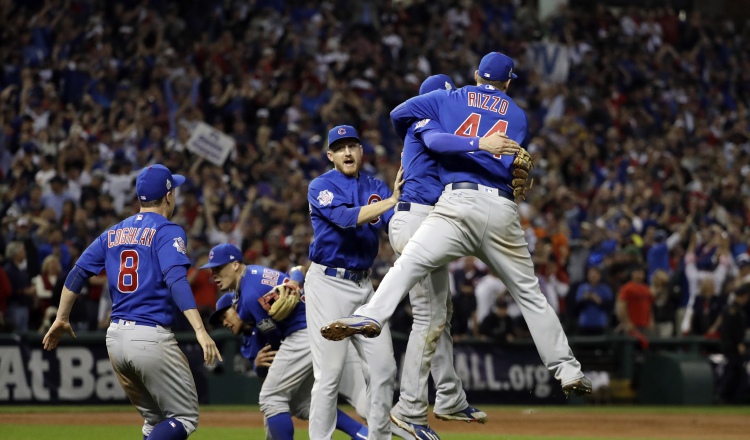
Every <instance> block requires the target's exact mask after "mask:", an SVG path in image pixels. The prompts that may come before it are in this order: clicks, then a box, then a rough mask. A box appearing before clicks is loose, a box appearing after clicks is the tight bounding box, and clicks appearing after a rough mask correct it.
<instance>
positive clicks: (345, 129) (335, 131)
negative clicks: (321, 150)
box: [328, 125, 359, 148]
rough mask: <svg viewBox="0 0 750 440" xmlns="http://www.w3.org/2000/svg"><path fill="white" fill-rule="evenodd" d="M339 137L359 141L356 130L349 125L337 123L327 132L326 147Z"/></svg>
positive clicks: (339, 138)
mask: <svg viewBox="0 0 750 440" xmlns="http://www.w3.org/2000/svg"><path fill="white" fill-rule="evenodd" d="M341 139H355V140H356V141H357V142H358V143H359V136H357V130H355V129H354V127H352V126H351V125H337V126H335V127H333V128H332V129H331V130H330V131H329V132H328V148H331V145H332V144H334V143H335V142H336V141H340V140H341Z"/></svg>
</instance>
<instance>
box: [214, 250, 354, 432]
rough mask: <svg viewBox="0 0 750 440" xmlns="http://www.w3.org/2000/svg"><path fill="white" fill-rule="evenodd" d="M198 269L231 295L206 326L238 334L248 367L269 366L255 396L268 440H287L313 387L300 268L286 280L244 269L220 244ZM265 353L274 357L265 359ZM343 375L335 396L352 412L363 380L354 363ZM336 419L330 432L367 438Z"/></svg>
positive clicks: (305, 412) (236, 254)
mask: <svg viewBox="0 0 750 440" xmlns="http://www.w3.org/2000/svg"><path fill="white" fill-rule="evenodd" d="M201 269H211V274H212V275H213V279H214V281H215V282H216V285H217V286H219V288H220V289H221V290H223V291H235V293H234V294H230V293H227V294H225V295H224V296H222V297H221V298H220V299H219V301H218V302H217V303H216V311H215V312H214V313H213V314H212V315H211V317H210V318H209V322H210V323H211V324H213V325H216V324H219V323H223V324H224V326H225V327H227V328H229V329H230V330H231V331H232V333H234V334H240V333H242V334H243V342H242V348H241V350H240V351H241V353H242V355H243V356H245V357H247V358H248V359H251V360H253V365H254V366H256V367H257V366H259V365H258V364H256V362H255V360H256V355H257V354H258V353H260V355H261V357H263V359H262V360H261V362H260V364H261V365H260V366H261V367H267V366H269V364H270V368H269V369H268V371H267V375H266V377H265V380H264V381H263V385H262V387H261V390H260V410H261V411H262V412H263V415H264V416H265V419H266V425H267V427H268V432H269V433H270V438H272V439H274V440H293V439H294V424H293V422H292V415H294V416H295V417H297V418H299V419H301V420H307V419H308V418H309V414H310V392H311V390H312V385H313V374H312V373H313V371H312V358H311V356H310V342H309V337H308V334H307V321H306V319H305V303H304V302H300V291H299V289H300V285H301V284H302V283H303V282H304V279H305V276H304V273H303V272H302V268H301V267H300V266H297V267H294V268H292V270H290V271H289V272H290V273H289V275H287V274H286V273H283V272H279V271H277V270H274V269H271V268H269V267H264V266H255V265H252V266H246V265H244V264H242V252H241V251H240V250H239V249H238V248H237V247H236V246H234V245H232V244H220V245H218V246H215V247H214V248H213V249H211V252H210V253H209V261H208V263H207V264H205V265H203V266H202V267H201ZM233 299H234V305H233V301H232V300H233ZM271 315H273V317H272V316H271ZM253 330H255V331H253ZM261 347H263V348H261ZM271 349H273V350H275V351H276V352H275V354H274V355H272V356H271V357H270V359H268V357H269V356H268V353H269V352H270V350H271ZM269 360H272V361H273V362H272V363H271V362H269ZM355 369H359V371H355ZM349 370H351V371H349V372H348V373H349V374H345V375H344V380H342V386H341V389H340V391H341V392H342V395H344V396H345V397H346V398H347V400H348V401H349V402H350V403H351V404H353V405H354V406H355V408H356V406H357V405H356V401H357V400H356V399H357V398H359V401H360V402H361V401H363V400H365V399H364V391H365V389H364V387H365V385H364V377H363V376H362V370H361V366H360V365H359V362H356V363H352V365H351V367H350V368H349ZM256 371H257V369H256ZM337 415H338V417H337V419H336V429H339V430H341V431H343V432H345V433H347V434H348V435H349V436H350V437H351V438H352V439H354V440H364V439H366V438H367V428H366V427H364V426H362V424H361V423H359V422H357V421H355V420H354V419H352V418H351V417H349V416H348V415H347V414H346V413H344V412H343V411H341V410H338V411H337Z"/></svg>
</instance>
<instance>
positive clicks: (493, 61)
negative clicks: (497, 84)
mask: <svg viewBox="0 0 750 440" xmlns="http://www.w3.org/2000/svg"><path fill="white" fill-rule="evenodd" d="M514 66H515V63H514V62H513V59H512V58H511V57H509V56H508V55H503V54H501V53H500V52H490V53H488V54H487V55H485V56H484V58H482V61H480V62H479V69H478V70H479V76H480V77H481V78H482V79H486V80H490V81H507V80H509V79H511V78H518V76H516V74H515V73H513V67H514Z"/></svg>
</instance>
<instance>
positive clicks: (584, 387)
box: [562, 377, 592, 397]
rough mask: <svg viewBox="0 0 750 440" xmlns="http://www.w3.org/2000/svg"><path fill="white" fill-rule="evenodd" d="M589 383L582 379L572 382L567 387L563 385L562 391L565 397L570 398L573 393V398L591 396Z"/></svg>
mask: <svg viewBox="0 0 750 440" xmlns="http://www.w3.org/2000/svg"><path fill="white" fill-rule="evenodd" d="M591 389H592V386H591V381H590V380H588V379H586V378H585V377H582V378H580V379H578V380H576V381H574V382H571V383H569V384H567V385H563V387H562V390H563V392H564V393H565V397H568V396H570V393H573V395H575V396H583V395H584V394H591Z"/></svg>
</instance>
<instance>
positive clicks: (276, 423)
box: [266, 412, 294, 440]
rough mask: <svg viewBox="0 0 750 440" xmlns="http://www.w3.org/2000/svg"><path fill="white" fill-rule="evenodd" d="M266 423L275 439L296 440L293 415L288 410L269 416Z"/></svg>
mask: <svg viewBox="0 0 750 440" xmlns="http://www.w3.org/2000/svg"><path fill="white" fill-rule="evenodd" d="M266 423H267V424H268V430H269V431H271V437H273V440H294V424H293V423H292V415H291V414H289V413H288V412H286V413H281V414H276V415H275V416H273V417H267V418H266Z"/></svg>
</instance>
